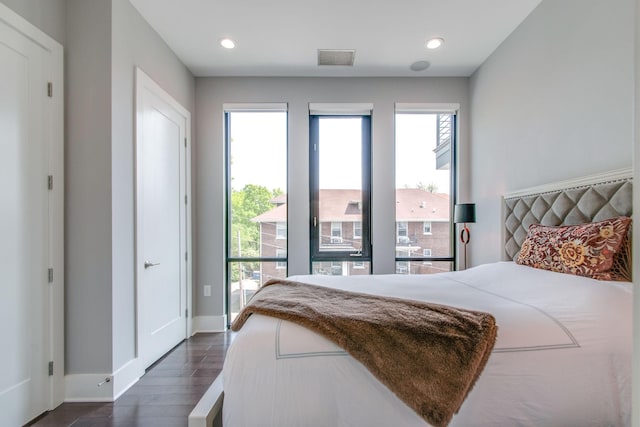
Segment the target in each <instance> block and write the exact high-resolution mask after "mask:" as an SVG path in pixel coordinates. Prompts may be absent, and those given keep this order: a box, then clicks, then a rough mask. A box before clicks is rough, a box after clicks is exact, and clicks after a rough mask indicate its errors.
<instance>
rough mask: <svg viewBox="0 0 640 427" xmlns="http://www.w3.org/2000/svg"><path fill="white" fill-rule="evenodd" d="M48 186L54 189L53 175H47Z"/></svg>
mask: <svg viewBox="0 0 640 427" xmlns="http://www.w3.org/2000/svg"><path fill="white" fill-rule="evenodd" d="M47 188H48V189H49V190H53V175H49V176H48V177H47Z"/></svg>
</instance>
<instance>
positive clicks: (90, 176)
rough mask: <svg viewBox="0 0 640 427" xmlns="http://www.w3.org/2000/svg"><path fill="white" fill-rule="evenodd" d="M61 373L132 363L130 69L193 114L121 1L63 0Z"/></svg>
mask: <svg viewBox="0 0 640 427" xmlns="http://www.w3.org/2000/svg"><path fill="white" fill-rule="evenodd" d="M67 28H68V30H67V31H68V33H67V35H68V37H67V51H66V55H67V61H66V64H65V65H66V81H67V108H66V117H67V119H66V128H67V141H66V178H67V180H66V206H65V207H66V220H67V221H66V224H65V225H66V234H65V239H66V274H67V277H66V293H65V295H66V327H65V332H66V362H67V363H66V371H67V374H75V373H111V372H114V371H116V370H117V369H118V368H120V367H122V366H123V365H124V364H125V363H127V362H128V361H130V360H132V359H134V358H135V332H136V330H135V284H134V264H133V263H134V255H135V253H134V221H135V217H134V185H135V176H134V135H135V128H134V117H135V116H134V114H135V104H134V100H135V92H134V76H135V66H140V67H141V68H142V69H144V70H145V72H146V73H147V74H149V75H150V76H151V77H152V78H153V79H155V80H156V81H157V82H158V83H159V84H160V85H161V86H162V87H163V88H164V89H165V90H166V91H167V92H169V93H170V94H171V95H172V96H174V97H175V98H176V99H177V100H178V101H179V102H180V103H182V104H183V105H184V107H185V108H187V109H188V110H190V111H193V106H194V102H195V96H194V87H195V81H194V78H193V76H192V75H191V73H190V72H189V71H188V70H187V69H186V67H185V66H184V65H183V64H182V63H181V62H180V61H179V60H178V58H177V57H176V56H175V54H173V52H172V51H171V50H170V49H169V48H168V46H167V45H166V44H165V43H164V41H163V40H162V39H161V38H160V37H159V36H158V35H157V34H156V33H155V32H154V31H153V30H152V29H151V27H150V26H149V25H148V24H147V23H146V22H145V21H144V20H143V19H142V18H141V16H140V15H139V14H138V12H137V11H136V10H135V9H134V8H133V6H131V4H130V3H129V1H128V0H111V1H104V0H68V3H67Z"/></svg>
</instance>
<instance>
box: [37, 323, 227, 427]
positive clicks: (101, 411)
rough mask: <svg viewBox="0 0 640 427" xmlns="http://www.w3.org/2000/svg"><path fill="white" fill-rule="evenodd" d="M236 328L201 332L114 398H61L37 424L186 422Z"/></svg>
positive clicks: (168, 425) (103, 426)
mask: <svg viewBox="0 0 640 427" xmlns="http://www.w3.org/2000/svg"><path fill="white" fill-rule="evenodd" d="M232 340H233V334H231V333H229V332H227V333H216V334H197V335H194V336H193V337H191V338H189V339H188V340H185V341H183V342H182V343H181V344H180V345H178V346H177V347H176V348H174V349H173V350H171V352H169V353H168V354H166V355H165V356H164V357H163V358H162V359H160V360H159V361H158V362H156V363H155V364H154V365H153V366H152V367H151V368H149V369H148V370H147V373H146V374H145V375H144V376H143V377H142V378H140V380H139V381H138V382H137V383H136V384H134V385H133V387H131V388H130V389H129V390H127V391H126V392H125V393H124V394H123V395H122V396H121V397H120V398H119V399H117V400H116V401H115V402H112V403H63V404H62V405H60V406H59V407H58V408H56V409H55V410H54V411H51V412H49V413H47V414H46V415H45V416H43V417H42V418H40V419H39V420H37V421H36V422H35V423H34V424H32V425H33V426H37V427H51V426H56V427H57V426H74V427H107V426H118V427H146V426H154V427H186V426H187V424H188V422H187V417H188V416H189V413H190V412H191V410H192V409H193V407H194V406H195V405H196V404H197V403H198V401H199V400H200V398H201V397H202V395H203V394H204V392H205V391H206V390H207V389H208V388H209V386H210V385H211V383H213V380H214V379H215V378H216V377H217V376H218V374H219V373H220V372H221V371H222V363H223V362H224V356H225V354H226V352H227V348H228V347H229V344H231V341H232Z"/></svg>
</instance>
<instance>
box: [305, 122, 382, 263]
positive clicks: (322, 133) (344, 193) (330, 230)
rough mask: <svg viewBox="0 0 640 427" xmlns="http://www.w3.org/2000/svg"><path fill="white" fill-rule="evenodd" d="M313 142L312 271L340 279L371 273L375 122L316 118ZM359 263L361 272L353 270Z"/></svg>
mask: <svg viewBox="0 0 640 427" xmlns="http://www.w3.org/2000/svg"><path fill="white" fill-rule="evenodd" d="M309 143H310V150H309V152H310V159H309V160H310V162H309V164H310V176H309V183H310V197H311V200H310V204H311V215H312V218H311V224H312V225H311V233H310V234H311V267H312V268H311V271H312V272H313V273H314V274H334V275H335V274H338V272H339V274H350V273H351V271H352V270H353V269H359V270H360V271H361V272H362V270H365V271H366V272H368V271H370V269H371V244H370V240H369V230H370V223H369V218H370V198H371V191H370V188H371V118H370V116H369V115H339V116H336V115H321V114H318V115H316V114H310V116H309ZM351 228H352V233H351V230H350V229H351ZM354 258H356V259H354ZM353 262H358V264H357V265H358V267H353V268H351V269H349V268H348V267H349V266H350V265H351V263H353ZM343 264H344V265H343ZM359 274H361V273H359Z"/></svg>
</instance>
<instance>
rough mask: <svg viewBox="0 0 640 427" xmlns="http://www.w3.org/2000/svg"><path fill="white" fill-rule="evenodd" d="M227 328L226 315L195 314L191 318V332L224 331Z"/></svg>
mask: <svg viewBox="0 0 640 427" xmlns="http://www.w3.org/2000/svg"><path fill="white" fill-rule="evenodd" d="M226 330H227V316H226V315H222V316H195V317H194V318H193V333H194V334H197V333H198V332H224V331H226Z"/></svg>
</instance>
